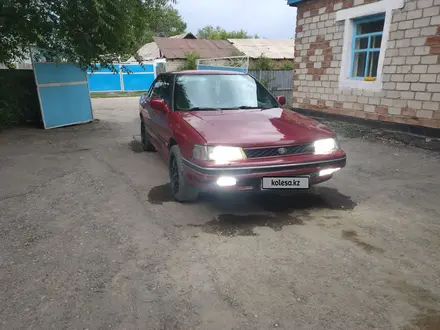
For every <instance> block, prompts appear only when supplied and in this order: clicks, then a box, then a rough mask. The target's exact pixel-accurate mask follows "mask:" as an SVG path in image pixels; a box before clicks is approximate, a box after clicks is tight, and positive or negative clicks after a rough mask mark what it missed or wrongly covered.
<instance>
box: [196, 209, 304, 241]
mask: <svg viewBox="0 0 440 330" xmlns="http://www.w3.org/2000/svg"><path fill="white" fill-rule="evenodd" d="M302 224H304V222H303V220H302V219H301V218H294V217H291V216H289V215H284V216H280V215H270V214H247V215H237V214H220V215H219V216H218V217H217V218H215V219H212V220H211V221H209V222H206V223H204V224H203V225H189V226H191V227H200V228H202V229H203V231H204V232H205V233H208V234H218V235H222V236H257V234H255V233H254V228H255V227H269V228H272V229H273V230H275V231H280V230H281V229H283V227H284V226H287V225H302Z"/></svg>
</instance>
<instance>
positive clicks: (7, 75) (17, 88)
mask: <svg viewBox="0 0 440 330" xmlns="http://www.w3.org/2000/svg"><path fill="white" fill-rule="evenodd" d="M40 119H41V118H40V105H39V102H38V96H37V90H36V87H35V80H34V73H33V71H32V70H0V130H1V129H3V128H6V127H10V126H12V125H16V124H19V123H24V122H27V121H40Z"/></svg>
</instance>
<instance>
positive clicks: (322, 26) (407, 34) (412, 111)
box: [293, 0, 440, 128]
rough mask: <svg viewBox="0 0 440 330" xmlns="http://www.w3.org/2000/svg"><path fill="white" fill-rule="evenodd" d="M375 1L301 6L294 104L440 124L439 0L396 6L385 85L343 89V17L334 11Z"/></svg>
mask: <svg viewBox="0 0 440 330" xmlns="http://www.w3.org/2000/svg"><path fill="white" fill-rule="evenodd" d="M375 1H376V0H343V1H342V0H311V1H307V2H304V3H300V4H299V5H298V11H297V28H296V42H295V76H294V92H293V106H294V107H299V108H305V109H310V110H318V111H325V112H329V113H337V114H343V115H348V116H356V117H360V118H366V119H374V120H383V121H390V122H396V123H405V124H411V125H421V126H426V127H434V128H440V0H406V1H405V6H404V7H403V8H402V9H397V10H394V11H393V13H392V23H391V26H390V33H389V40H388V45H387V50H386V53H385V59H384V66H383V75H382V82H383V89H382V90H376V91H373V90H361V89H350V88H343V89H341V88H339V74H340V67H341V59H342V49H343V43H344V40H343V38H344V22H343V21H340V22H336V20H335V19H336V12H337V11H338V10H341V9H345V8H351V7H353V6H358V5H364V4H367V3H372V2H375Z"/></svg>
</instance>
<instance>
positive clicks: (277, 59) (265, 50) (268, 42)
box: [228, 39, 295, 68]
mask: <svg viewBox="0 0 440 330" xmlns="http://www.w3.org/2000/svg"><path fill="white" fill-rule="evenodd" d="M228 41H229V42H230V43H232V44H233V45H234V47H235V48H237V49H238V50H239V51H240V52H241V53H243V54H244V55H245V56H248V57H249V64H250V67H253V65H254V64H255V62H256V60H257V59H258V58H259V57H260V56H262V55H263V56H265V57H267V58H270V59H271V60H272V63H273V64H274V65H275V67H277V68H282V67H285V66H286V65H287V64H288V65H291V66H293V58H294V52H295V42H294V40H292V39H228Z"/></svg>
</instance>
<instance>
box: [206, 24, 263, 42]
mask: <svg viewBox="0 0 440 330" xmlns="http://www.w3.org/2000/svg"><path fill="white" fill-rule="evenodd" d="M197 38H199V39H210V40H226V39H249V38H254V39H258V38H259V36H258V35H254V36H251V35H249V34H248V33H247V32H246V31H244V30H239V31H226V30H225V29H224V28H222V27H220V26H217V27H216V28H214V27H213V26H212V25H208V26H205V27H204V28H202V29H199V31H198V32H197Z"/></svg>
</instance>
